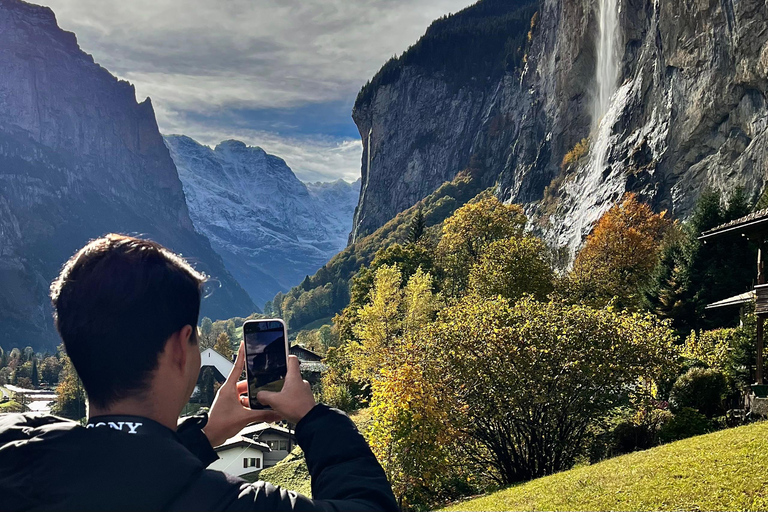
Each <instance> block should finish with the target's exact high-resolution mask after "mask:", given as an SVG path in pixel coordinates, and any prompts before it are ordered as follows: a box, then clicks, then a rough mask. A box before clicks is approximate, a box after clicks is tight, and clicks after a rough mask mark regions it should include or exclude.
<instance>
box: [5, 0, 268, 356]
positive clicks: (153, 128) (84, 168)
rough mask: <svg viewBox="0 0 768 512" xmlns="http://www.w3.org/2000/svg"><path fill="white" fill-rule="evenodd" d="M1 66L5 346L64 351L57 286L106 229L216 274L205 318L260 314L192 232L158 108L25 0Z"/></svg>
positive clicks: (9, 8)
mask: <svg viewBox="0 0 768 512" xmlns="http://www.w3.org/2000/svg"><path fill="white" fill-rule="evenodd" d="M0 69H2V70H3V72H2V73H0V345H1V346H3V347H4V348H10V347H13V346H18V347H24V346H25V345H31V346H33V347H35V348H38V349H44V348H47V349H51V348H53V347H55V346H56V344H57V343H58V338H57V335H56V333H55V330H54V328H53V323H52V318H51V308H50V305H49V300H48V298H47V293H48V286H49V284H50V282H51V281H52V279H53V278H54V277H55V276H56V274H57V273H58V271H59V269H60V267H61V265H62V264H63V263H64V262H65V261H66V260H67V258H69V256H71V255H72V254H73V253H74V252H75V251H76V250H77V249H78V248H80V247H81V246H82V245H84V244H85V243H86V242H87V241H88V240H89V239H91V238H94V237H98V236H100V235H103V234H105V233H108V232H121V233H128V234H140V235H143V236H148V237H150V238H152V239H154V240H157V241H158V242H160V243H163V244H164V245H166V246H168V247H169V248H171V249H172V250H174V251H177V252H180V253H182V254H183V255H184V256H186V257H188V258H190V260H191V261H192V262H193V264H195V265H196V266H197V267H198V269H199V270H202V271H204V272H206V273H207V274H209V275H210V276H212V277H213V278H214V279H215V280H216V282H217V283H218V284H220V285H221V286H220V287H218V286H217V287H216V289H215V290H212V291H211V293H210V295H209V297H208V298H207V299H205V300H204V301H203V314H205V315H208V316H211V317H212V318H229V317H231V316H233V315H236V314H237V315H247V314H250V313H252V312H253V311H254V310H255V305H254V303H253V302H252V301H251V299H250V298H249V297H248V295H247V294H246V293H245V291H244V290H243V289H242V288H241V287H240V286H239V285H238V284H237V282H236V281H235V280H234V279H233V278H232V276H231V275H230V274H229V273H228V272H227V271H226V269H225V268H224V265H223V262H222V261H221V258H220V257H219V256H218V255H217V254H216V253H215V252H214V251H213V250H212V249H211V246H210V243H209V242H208V240H207V239H206V238H205V237H204V236H202V235H200V234H198V233H197V232H195V230H194V227H193V224H192V221H191V219H190V217H189V213H188V211H187V205H186V203H185V199H184V193H183V190H182V186H181V182H180V181H179V177H178V175H177V172H176V168H175V166H174V164H173V161H172V160H171V157H170V155H169V153H168V150H167V148H166V147H165V145H164V144H163V139H162V137H161V135H160V133H159V132H158V128H157V124H156V121H155V116H154V111H153V109H152V105H151V103H150V101H149V99H147V100H146V101H144V102H143V103H137V102H136V99H135V93H134V89H133V86H132V85H130V84H129V83H127V82H124V81H120V80H117V79H116V78H115V77H114V76H112V75H111V74H110V73H109V72H108V71H107V70H105V69H103V68H102V67H100V66H98V65H97V64H95V63H94V62H93V59H92V57H91V56H89V55H87V54H85V53H84V52H82V51H81V50H80V48H79V47H78V45H77V41H76V39H75V36H74V35H73V34H71V33H69V32H65V31H62V30H61V29H59V27H58V26H57V24H56V19H55V17H54V14H53V12H52V11H51V10H50V9H48V8H46V7H40V6H36V5H31V4H27V3H25V2H21V1H19V0H0ZM136 321H137V322H138V321H141V319H136Z"/></svg>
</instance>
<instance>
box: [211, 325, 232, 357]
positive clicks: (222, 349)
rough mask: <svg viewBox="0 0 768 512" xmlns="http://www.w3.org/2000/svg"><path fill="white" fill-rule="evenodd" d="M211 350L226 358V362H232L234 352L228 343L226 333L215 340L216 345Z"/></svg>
mask: <svg viewBox="0 0 768 512" xmlns="http://www.w3.org/2000/svg"><path fill="white" fill-rule="evenodd" d="M213 350H215V351H216V352H218V353H219V354H221V355H222V356H224V357H226V358H227V360H229V361H231V360H232V354H234V351H233V350H232V344H231V343H230V341H229V335H228V334H227V333H226V332H222V333H221V334H219V336H218V337H217V338H216V344H215V345H214V346H213Z"/></svg>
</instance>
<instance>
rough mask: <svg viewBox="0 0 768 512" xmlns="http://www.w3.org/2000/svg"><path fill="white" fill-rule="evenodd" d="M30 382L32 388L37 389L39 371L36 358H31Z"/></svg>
mask: <svg viewBox="0 0 768 512" xmlns="http://www.w3.org/2000/svg"><path fill="white" fill-rule="evenodd" d="M30 374H31V375H30V377H29V379H30V383H31V384H32V387H33V388H34V389H37V388H38V386H40V373H39V372H38V369H37V358H32V364H31V368H30Z"/></svg>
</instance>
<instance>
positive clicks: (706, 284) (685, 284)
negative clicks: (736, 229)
mask: <svg viewBox="0 0 768 512" xmlns="http://www.w3.org/2000/svg"><path fill="white" fill-rule="evenodd" d="M749 211H750V205H749V202H748V200H747V198H746V196H745V195H744V193H743V191H741V190H738V189H737V190H736V191H735V192H734V194H733V195H732V196H731V197H730V198H729V201H728V205H727V207H725V208H724V207H723V205H722V204H721V195H720V193H719V192H716V191H712V190H708V191H705V192H704V193H703V194H702V195H701V197H700V199H699V202H698V203H697V205H696V207H695V209H694V212H693V215H692V216H691V220H690V221H689V223H688V224H687V225H685V226H684V227H683V229H682V231H681V236H680V237H679V238H678V239H676V240H674V241H673V242H671V243H670V244H668V246H667V247H665V248H664V250H663V252H662V257H661V261H660V263H659V265H658V266H657V268H656V270H655V271H654V278H653V283H652V285H651V286H650V287H649V289H648V290H647V291H646V294H645V298H646V305H647V306H648V308H649V309H650V310H651V311H653V312H655V313H656V314H658V315H659V316H660V317H662V318H669V319H672V323H673V327H674V328H675V330H676V331H677V333H678V335H680V336H683V337H684V336H687V335H688V334H689V333H690V332H691V331H692V330H695V331H700V330H702V329H711V328H714V327H722V326H727V325H731V324H734V323H735V322H736V320H737V317H736V315H735V313H734V311H733V310H728V309H727V308H725V309H719V310H706V306H707V305H708V304H711V303H713V302H716V301H719V300H722V299H726V298H728V297H731V296H733V295H737V294H739V293H743V292H745V291H748V289H749V288H750V287H751V285H752V283H753V281H754V278H755V269H754V267H755V264H754V262H755V260H756V248H755V247H754V246H753V245H751V244H750V243H749V242H748V241H747V240H746V239H744V238H743V237H720V238H716V239H713V240H710V241H708V242H707V243H706V244H705V243H703V242H702V241H700V240H699V236H700V235H701V233H703V232H705V231H708V230H710V229H713V228H715V227H717V226H719V225H721V224H723V223H725V222H729V221H732V220H735V219H738V218H740V217H742V216H744V215H746V214H748V213H749Z"/></svg>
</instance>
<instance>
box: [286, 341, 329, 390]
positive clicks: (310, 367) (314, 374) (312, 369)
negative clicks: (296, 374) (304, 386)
mask: <svg viewBox="0 0 768 512" xmlns="http://www.w3.org/2000/svg"><path fill="white" fill-rule="evenodd" d="M289 351H290V354H291V355H294V356H296V357H297V358H298V359H299V362H300V363H301V376H302V377H303V378H304V380H306V381H307V382H309V383H310V384H312V386H313V389H314V388H315V386H316V385H317V384H318V383H319V382H320V379H321V377H322V375H323V372H324V371H325V370H326V366H325V364H323V363H322V360H323V356H321V355H320V354H316V353H314V352H312V351H311V350H309V349H307V348H304V347H302V346H301V345H293V346H291V348H290V350H289Z"/></svg>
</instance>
